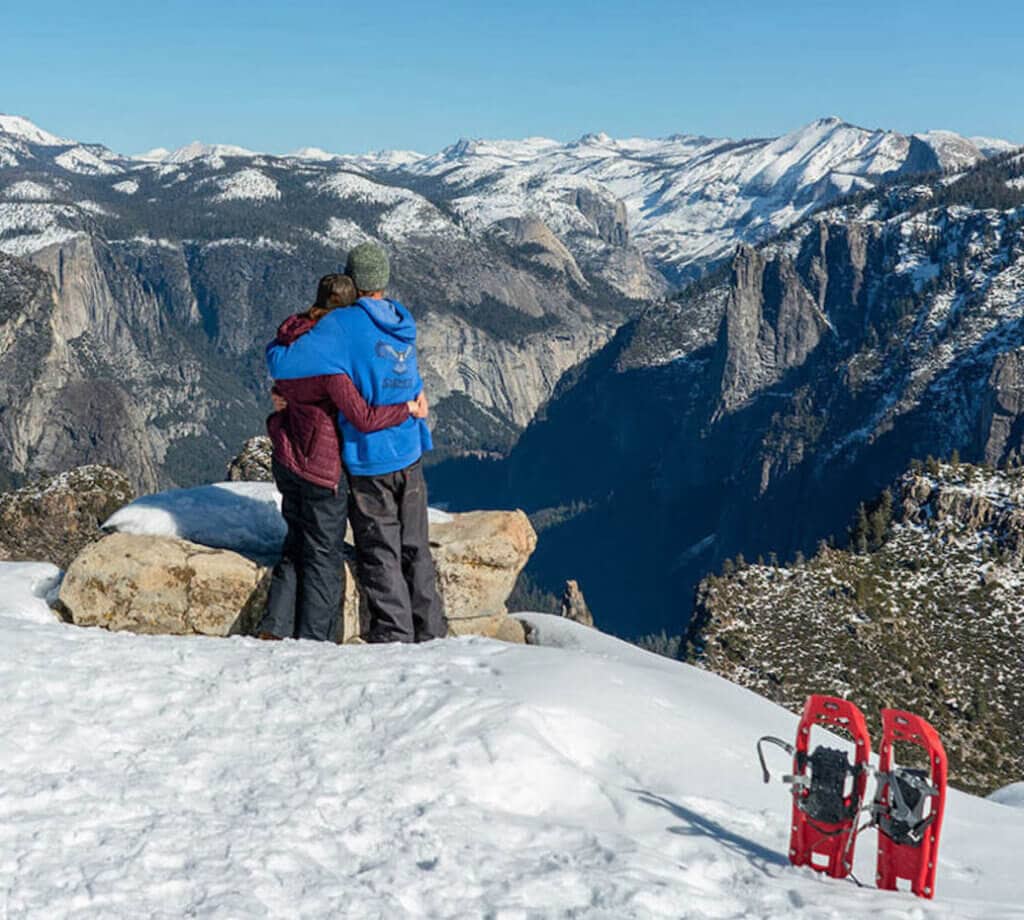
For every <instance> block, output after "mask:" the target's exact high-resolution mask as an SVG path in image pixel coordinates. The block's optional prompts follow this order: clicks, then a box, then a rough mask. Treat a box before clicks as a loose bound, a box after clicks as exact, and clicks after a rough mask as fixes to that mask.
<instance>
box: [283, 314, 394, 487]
mask: <svg viewBox="0 0 1024 920" xmlns="http://www.w3.org/2000/svg"><path fill="white" fill-rule="evenodd" d="M314 325H315V323H314V322H313V320H311V319H309V318H308V317H305V316H302V315H296V316H290V317H288V319H286V320H285V321H284V322H283V323H282V324H281V327H280V328H279V329H278V330H277V340H278V342H280V343H281V344H282V345H290V344H291V343H292V342H294V341H295V340H296V339H297V338H299V337H300V336H303V335H305V334H306V333H307V332H309V330H310V329H312V328H313V326H314ZM274 390H275V392H277V393H279V394H280V395H281V396H283V397H284V398H285V399H287V400H288V408H287V409H286V410H285V411H284V412H275V413H274V414H273V415H271V416H270V418H268V419H267V432H268V434H269V435H270V440H271V441H272V442H273V444H274V459H275V460H276V461H277V462H278V463H280V464H281V465H282V466H284V467H285V468H286V469H288V470H290V471H291V472H293V473H294V474H295V475H296V476H301V477H302V478H303V479H305V480H307V481H309V482H312V483H315V484H316V485H318V486H323V487H324V488H327V489H337V488H338V482H339V481H340V479H341V441H340V436H339V434H338V413H339V412H342V413H344V415H345V418H346V419H348V421H350V422H351V423H352V424H353V425H354V426H355V427H356V428H358V429H359V430H360V431H366V432H370V431H380V430H381V429H384V428H391V427H392V426H394V425H401V424H402V422H404V421H405V420H406V419H408V418H409V407H408V406H407V405H406V404H405V403H396V404H395V405H390V406H371V405H370V404H369V403H367V402H366V400H365V399H363V396H362V394H361V393H360V392H359V390H358V389H357V387H356V385H355V384H354V383H353V382H352V380H351V378H350V377H349V376H348V375H347V374H325V375H323V376H321V377H303V378H302V379H300V380H278V381H275V383H274Z"/></svg>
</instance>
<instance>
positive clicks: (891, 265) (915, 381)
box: [435, 153, 1024, 635]
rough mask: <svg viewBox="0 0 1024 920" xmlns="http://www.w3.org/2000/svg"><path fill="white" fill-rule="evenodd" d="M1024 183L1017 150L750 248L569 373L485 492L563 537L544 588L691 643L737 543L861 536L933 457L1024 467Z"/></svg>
mask: <svg viewBox="0 0 1024 920" xmlns="http://www.w3.org/2000/svg"><path fill="white" fill-rule="evenodd" d="M1022 176H1024V155H1022V154H1019V153H1009V154H1003V155H1001V156H999V157H996V158H993V159H991V160H986V161H984V162H982V163H980V164H979V165H977V166H975V167H973V168H972V169H971V170H968V171H967V172H965V173H963V174H962V175H960V176H958V177H953V176H935V177H932V178H930V179H928V180H927V181H925V180H922V179H920V178H912V179H908V180H906V181H903V182H896V183H894V184H888V185H886V186H884V187H882V188H880V189H878V190H874V191H867V192H864V193H861V194H860V195H859V196H856V197H853V198H849V199H847V200H846V201H844V202H843V203H842V204H838V205H836V206H833V207H831V208H827V209H824V210H821V211H818V212H816V213H815V214H814V215H812V216H810V217H808V218H806V219H805V220H803V221H801V222H800V223H799V224H797V225H795V226H794V227H792V228H791V229H790V230H789V231H788V232H787V233H786V234H784V235H782V236H781V237H778V238H776V239H774V240H772V241H770V242H768V243H765V244H762V245H761V246H759V247H751V246H747V245H740V246H739V247H738V248H737V250H736V251H735V253H734V255H733V256H732V258H731V259H730V260H729V261H728V262H727V263H725V264H724V265H723V266H721V267H720V268H719V269H717V270H715V271H714V272H712V273H711V274H709V275H708V276H707V277H706V278H704V279H702V280H701V281H700V282H697V283H695V284H693V285H691V286H690V287H689V288H687V289H685V290H684V291H683V292H682V293H681V294H680V295H679V296H678V297H677V298H676V299H674V300H672V301H670V302H668V303H662V304H654V305H652V306H651V307H650V308H649V309H648V310H646V311H645V312H644V313H643V314H642V315H641V316H640V317H639V318H637V319H636V320H633V321H631V322H629V323H628V324H626V326H624V327H623V328H622V329H621V330H620V331H619V332H618V333H617V335H616V337H615V338H614V340H613V341H612V342H611V343H609V344H608V345H607V346H606V347H605V348H603V349H602V350H601V351H599V352H598V353H597V354H596V355H594V356H593V357H592V358H591V359H588V361H586V362H585V363H584V365H583V366H582V367H580V368H577V369H576V370H575V371H574V372H573V374H572V375H570V376H568V377H567V378H566V379H565V380H564V381H563V383H562V384H561V385H560V387H559V389H558V390H557V391H556V393H555V395H554V396H553V398H552V399H551V400H550V401H549V402H548V403H547V405H546V406H545V407H544V410H543V412H542V413H541V414H540V415H539V416H538V418H537V419H536V420H535V421H534V422H533V423H532V424H531V426H530V427H529V428H528V429H527V431H526V432H525V433H524V434H523V436H522V437H521V438H520V440H519V441H518V442H517V445H516V447H515V448H514V449H513V451H512V453H511V455H510V457H509V459H508V461H507V462H506V463H505V464H502V465H500V466H499V467H498V468H496V469H495V470H494V471H493V473H494V475H493V477H492V478H490V479H488V480H486V482H485V483H484V484H483V485H482V486H481V489H480V491H479V492H478V493H477V494H475V495H473V496H471V497H470V499H469V500H470V502H471V503H472V502H473V501H475V502H480V501H481V500H482V493H487V492H495V491H498V492H499V494H500V498H499V499H498V500H499V503H506V504H507V503H508V502H510V501H516V502H517V503H520V504H522V506H523V507H525V508H526V510H528V511H529V512H530V513H531V514H533V515H534V517H535V519H536V520H537V521H538V526H539V527H542V528H543V532H542V534H541V540H540V545H539V547H538V551H537V553H536V554H535V556H534V558H533V560H531V574H532V575H533V576H534V578H535V579H536V580H537V581H538V582H539V583H541V585H542V586H546V587H547V588H548V590H555V589H556V588H557V585H558V582H557V577H558V573H562V572H566V571H571V572H573V573H576V577H578V578H579V580H580V582H581V584H582V585H583V586H584V589H585V590H586V592H587V597H588V601H589V602H590V604H591V607H592V608H593V610H594V613H595V617H597V618H598V620H599V621H600V622H602V623H603V624H605V625H606V627H607V628H609V629H612V630H621V631H622V633H623V634H626V635H636V634H638V633H644V632H657V631H658V630H660V629H663V628H664V629H667V630H670V631H672V632H675V631H677V630H678V628H679V626H682V625H684V624H685V623H686V621H687V620H688V618H689V616H690V612H691V610H692V598H693V591H694V589H695V587H696V585H697V583H698V582H699V581H700V579H701V578H702V577H703V576H704V575H705V574H707V573H709V572H713V571H717V570H718V569H719V567H720V566H721V565H722V564H723V562H724V561H725V560H726V559H731V558H733V557H735V556H736V555H737V554H738V553H743V554H744V555H745V556H746V558H748V559H753V558H755V557H756V556H757V555H759V554H763V555H765V556H767V555H768V554H769V553H772V552H775V553H777V554H778V556H779V557H780V558H782V559H790V558H793V557H794V555H795V554H796V553H797V552H798V551H800V552H803V553H804V554H810V553H812V552H813V551H814V549H815V547H816V545H817V543H818V541H819V540H821V539H826V538H828V537H829V536H833V535H841V534H843V533H844V532H845V529H846V527H847V525H848V524H849V522H850V520H851V518H852V516H853V513H854V511H855V508H856V506H857V504H858V502H860V501H862V500H866V499H868V498H870V497H872V496H874V495H877V494H878V493H879V492H880V491H881V490H882V489H883V488H884V487H886V486H887V485H889V484H891V482H892V481H894V480H895V478H896V477H898V476H899V475H900V474H901V473H902V472H903V471H904V470H905V469H906V468H907V467H908V465H909V464H910V462H911V461H912V460H913V459H915V458H917V459H923V458H924V457H926V456H928V455H929V454H931V455H933V456H937V457H949V456H951V454H952V451H953V450H958V451H959V452H960V454H961V455H962V456H963V457H964V459H965V460H971V461H975V462H979V463H983V462H987V463H990V464H992V465H997V466H998V465H1004V464H1006V463H1009V462H1016V461H1017V459H1018V458H1020V457H1021V456H1022V454H1024V440H1022V432H1024V403H1022V401H1021V399H1020V396H1019V393H1020V390H1021V388H1022V385H1024V373H1022V371H1024V363H1022V360H1021V354H1022V350H1024V320H1022V316H1024V188H1022V183H1021V182H1020V179H1021V177H1022ZM580 458H586V461H585V462H584V463H582V464H581V463H580V462H579V460H580ZM467 481H470V477H468V476H467V475H466V474H465V471H462V472H461V476H460V478H459V480H458V482H461V483H462V484H463V485H462V486H461V489H459V488H455V487H454V486H455V482H454V481H453V482H452V483H451V484H449V483H446V482H445V481H444V480H443V478H441V479H439V480H438V486H437V488H436V489H435V492H438V498H439V499H441V500H444V499H446V498H448V496H449V494H450V495H451V496H452V499H453V500H457V499H458V495H459V493H460V491H464V490H465V485H464V484H465V483H466V482H467ZM609 559H614V560H615V564H614V565H609V563H608V560H609ZM623 572H628V573H629V578H628V579H624V578H623ZM602 608H605V609H607V610H627V609H628V610H629V613H627V614H624V617H623V619H622V621H621V622H616V621H609V620H608V618H607V616H606V615H605V614H604V613H603V611H602ZM675 624H679V626H677V625H675Z"/></svg>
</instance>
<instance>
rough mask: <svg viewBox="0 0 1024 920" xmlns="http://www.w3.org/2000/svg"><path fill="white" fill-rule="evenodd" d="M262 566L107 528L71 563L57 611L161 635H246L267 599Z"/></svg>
mask: <svg viewBox="0 0 1024 920" xmlns="http://www.w3.org/2000/svg"><path fill="white" fill-rule="evenodd" d="M267 587H268V579H267V572H266V570H265V569H263V568H262V567H260V566H259V565H257V564H256V563H255V562H252V561H251V560H249V559H246V558H245V557H244V556H239V555H238V554H237V553H232V552H230V551H229V550H222V549H211V548H209V547H206V546H199V545H198V544H196V543H189V542H187V541H185V540H177V539H173V538H169V537H150V536H135V535H132V534H111V535H110V536H108V537H106V538H105V539H103V540H101V541H99V542H98V543H94V544H92V545H91V546H89V547H87V548H86V549H85V550H84V551H83V552H82V553H81V554H80V555H79V556H78V557H77V558H76V559H75V561H74V562H73V563H72V565H71V567H70V568H69V569H68V571H67V574H66V575H65V577H64V582H63V584H62V585H61V589H60V601H59V604H60V612H61V614H62V615H63V616H65V617H66V618H68V619H70V621H71V622H73V623H76V624H77V625H79V626H101V627H103V628H105V629H110V630H114V631H119V632H120V631H123V632H133V633H142V634H161V635H174V636H182V635H203V636H228V635H236V634H242V635H246V634H249V633H251V632H252V630H253V629H254V628H255V626H256V624H257V622H258V620H259V617H260V615H261V614H262V612H263V608H264V606H265V605H266V597H267Z"/></svg>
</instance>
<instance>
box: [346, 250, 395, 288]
mask: <svg viewBox="0 0 1024 920" xmlns="http://www.w3.org/2000/svg"><path fill="white" fill-rule="evenodd" d="M345 274H346V275H349V276H350V277H351V278H352V280H353V281H354V282H355V283H356V287H357V288H359V290H360V291H383V290H384V289H385V288H386V287H387V286H388V281H389V280H390V278H391V266H390V265H389V263H388V254H387V253H386V252H385V251H384V250H383V249H381V248H380V246H377V245H375V244H373V243H360V244H359V245H358V246H356V247H355V248H354V249H352V250H351V251H350V252H349V254H348V262H346V263H345Z"/></svg>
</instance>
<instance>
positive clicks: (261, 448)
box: [228, 435, 274, 482]
mask: <svg viewBox="0 0 1024 920" xmlns="http://www.w3.org/2000/svg"><path fill="white" fill-rule="evenodd" d="M273 457H274V445H273V443H272V442H271V440H270V438H268V437H267V436H266V435H258V436H257V437H255V438H249V440H248V441H246V442H245V444H244V445H243V446H242V450H241V451H240V452H239V454H238V456H237V457H235V458H233V459H232V460H231V461H230V462H229V463H228V482H273V481H274V476H273V473H272V472H271V461H272V460H273Z"/></svg>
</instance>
